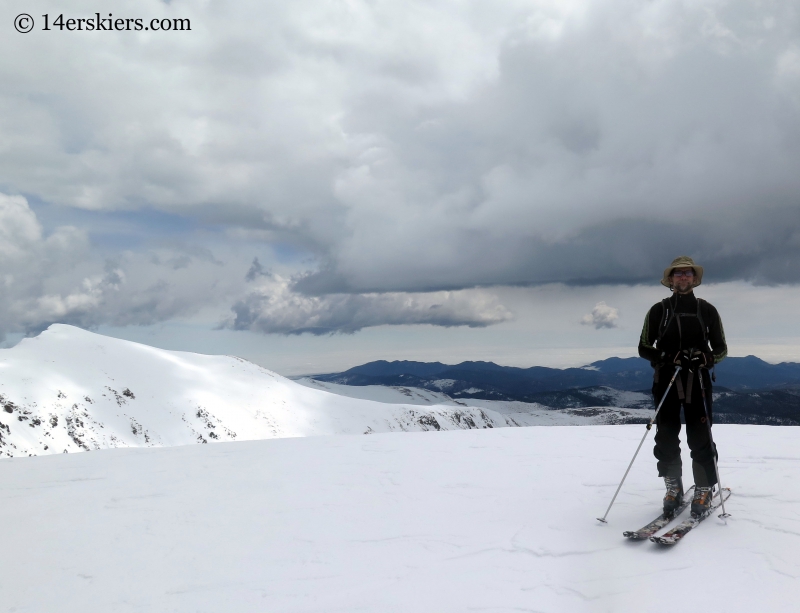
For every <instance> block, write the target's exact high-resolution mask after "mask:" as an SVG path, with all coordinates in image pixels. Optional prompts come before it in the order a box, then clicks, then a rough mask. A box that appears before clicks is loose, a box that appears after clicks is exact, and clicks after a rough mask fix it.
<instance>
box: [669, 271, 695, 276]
mask: <svg viewBox="0 0 800 613" xmlns="http://www.w3.org/2000/svg"><path fill="white" fill-rule="evenodd" d="M672 276H673V277H678V278H680V277H693V276H694V271H693V270H673V271H672Z"/></svg>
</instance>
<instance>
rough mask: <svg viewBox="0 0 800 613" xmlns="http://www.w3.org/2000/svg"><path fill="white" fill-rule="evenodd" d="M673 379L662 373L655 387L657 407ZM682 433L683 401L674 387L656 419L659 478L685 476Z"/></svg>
mask: <svg viewBox="0 0 800 613" xmlns="http://www.w3.org/2000/svg"><path fill="white" fill-rule="evenodd" d="M671 377H672V373H671V372H670V373H669V374H668V375H666V376H665V373H661V375H660V377H659V378H660V381H659V383H657V384H655V385H654V386H653V397H654V398H655V402H656V406H657V405H658V403H659V402H661V398H662V396H663V395H664V390H666V388H667V385H669V380H670V378H671ZM680 431H681V401H680V399H679V398H678V392H677V390H676V389H675V386H674V385H673V386H672V387H671V388H670V390H669V393H668V394H667V397H666V398H665V399H664V404H662V405H661V410H660V411H659V412H658V416H657V417H656V436H655V448H654V449H653V455H654V456H656V459H657V460H658V464H657V466H658V476H659V477H680V476H682V474H683V465H682V463H681V445H680V439H679V438H678V435H679V434H680Z"/></svg>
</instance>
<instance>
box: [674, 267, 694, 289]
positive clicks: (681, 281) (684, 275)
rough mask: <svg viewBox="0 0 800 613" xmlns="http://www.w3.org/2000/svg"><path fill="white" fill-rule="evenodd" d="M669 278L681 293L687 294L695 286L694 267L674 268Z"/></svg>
mask: <svg viewBox="0 0 800 613" xmlns="http://www.w3.org/2000/svg"><path fill="white" fill-rule="evenodd" d="M669 278H670V280H671V281H672V287H674V288H675V291H676V292H678V293H679V294H687V293H689V292H690V291H692V288H693V287H694V269H693V268H691V267H684V268H674V269H673V270H672V274H671V275H670V276H669Z"/></svg>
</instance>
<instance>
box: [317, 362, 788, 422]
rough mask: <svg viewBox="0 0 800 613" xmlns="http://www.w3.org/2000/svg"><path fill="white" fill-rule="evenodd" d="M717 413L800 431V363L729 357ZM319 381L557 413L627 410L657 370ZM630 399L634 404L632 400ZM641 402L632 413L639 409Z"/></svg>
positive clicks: (455, 368) (390, 371)
mask: <svg viewBox="0 0 800 613" xmlns="http://www.w3.org/2000/svg"><path fill="white" fill-rule="evenodd" d="M716 377H717V381H716V383H715V384H714V392H715V394H714V396H715V404H714V412H715V415H716V418H715V419H716V420H717V421H719V422H722V423H760V424H793V425H800V364H798V363H794V362H784V363H781V364H769V363H768V362H765V361H764V360H761V359H759V358H757V357H756V356H747V357H744V358H733V357H730V358H727V359H726V360H724V361H723V362H722V363H721V364H719V365H718V366H717V368H716ZM313 378H314V379H316V380H318V381H325V382H330V383H338V384H344V385H353V386H364V385H383V386H403V387H414V388H422V389H427V390H431V391H437V392H444V393H446V394H447V395H448V396H450V397H451V398H453V399H465V398H475V399H482V400H517V401H522V402H531V403H533V402H535V403H539V404H543V405H546V406H550V407H553V408H567V407H570V408H571V407H591V406H595V407H596V406H628V405H627V404H625V403H624V402H622V403H620V396H619V395H618V394H613V393H605V392H603V389H608V388H610V389H609V390H608V391H609V392H613V391H616V390H619V391H628V392H643V393H645V394H649V393H650V388H651V387H652V382H653V369H652V368H651V367H650V365H649V364H648V363H647V362H646V361H645V360H642V359H641V358H608V359H607V360H600V361H598V362H593V363H591V364H589V365H587V366H583V367H580V368H565V369H559V368H546V367H543V366H534V367H532V368H516V367H511V366H499V365H497V364H494V363H493V362H462V363H461V364H456V365H448V364H442V363H441V362H409V361H395V362H387V361H385V360H379V361H377V362H369V363H368V364H363V365H361V366H356V367H355V368H351V369H349V370H346V371H344V372H341V373H330V374H323V375H314V377H313ZM631 398H632V399H633V397H631ZM642 398H644V397H643V396H638V397H636V400H635V401H634V400H632V403H631V404H630V407H631V408H642V407H643V402H642Z"/></svg>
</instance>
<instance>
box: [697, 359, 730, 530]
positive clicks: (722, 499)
mask: <svg viewBox="0 0 800 613" xmlns="http://www.w3.org/2000/svg"><path fill="white" fill-rule="evenodd" d="M698 374H699V375H700V390H701V391H702V392H703V409H704V410H705V412H706V426H708V440H709V442H710V443H711V448H712V449H713V450H714V471H715V472H716V473H717V483H719V500H720V502H721V503H722V513H721V514H720V515H719V517H720V518H721V519H726V518H728V517H730V516H731V515H730V513H726V512H725V497H724V496H723V495H722V479H720V478H719V466H718V465H717V446H716V445H715V444H714V437H713V436H712V435H711V416H710V415H709V414H708V402H706V386H705V385H704V384H703V373H698Z"/></svg>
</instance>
